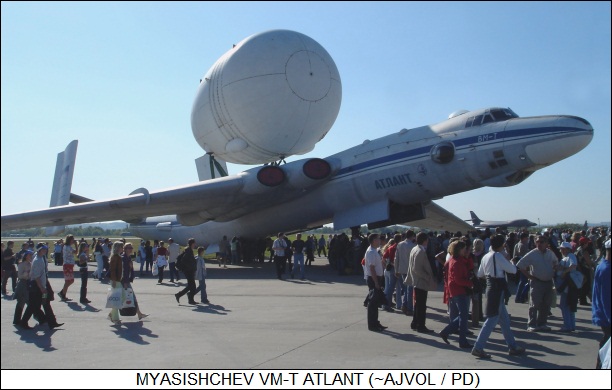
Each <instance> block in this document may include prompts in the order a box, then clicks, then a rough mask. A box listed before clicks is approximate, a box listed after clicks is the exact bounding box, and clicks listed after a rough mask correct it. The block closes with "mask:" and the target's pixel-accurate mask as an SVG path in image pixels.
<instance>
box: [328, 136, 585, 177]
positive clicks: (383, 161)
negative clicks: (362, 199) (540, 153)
mask: <svg viewBox="0 0 612 390" xmlns="http://www.w3.org/2000/svg"><path fill="white" fill-rule="evenodd" d="M579 132H580V133H581V132H589V130H585V129H578V128H573V127H537V128H527V129H516V130H505V131H499V132H496V133H497V134H498V136H496V138H495V139H493V140H491V141H485V142H482V141H481V142H479V139H478V138H479V137H482V136H483V134H479V135H474V136H470V137H466V138H462V139H458V140H454V141H452V142H453V144H454V145H455V148H456V150H461V149H464V148H466V147H472V146H474V145H477V144H478V145H493V144H496V143H499V144H502V143H503V142H508V141H517V140H528V139H532V138H538V137H541V136H543V135H548V136H550V135H552V134H554V133H559V134H564V133H572V134H575V133H579ZM491 134H492V133H491ZM432 146H433V145H428V146H423V147H420V148H416V149H411V150H406V151H403V152H399V153H394V154H390V155H388V156H383V157H379V158H375V159H372V160H369V161H364V162H362V163H358V164H355V165H351V166H348V167H345V168H342V169H340V170H339V171H338V174H337V175H336V176H335V178H336V179H337V178H340V177H342V176H350V175H353V174H355V173H357V172H362V171H366V170H371V169H375V168H379V167H382V166H384V165H390V164H395V163H397V162H399V161H400V160H411V159H418V158H422V157H424V156H426V155H428V154H429V152H430V150H431V147H432Z"/></svg>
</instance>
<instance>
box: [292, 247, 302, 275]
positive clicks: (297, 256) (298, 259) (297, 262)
mask: <svg viewBox="0 0 612 390" xmlns="http://www.w3.org/2000/svg"><path fill="white" fill-rule="evenodd" d="M298 266H299V267H300V268H299V270H300V278H302V279H304V254H303V253H294V254H293V271H292V272H295V271H296V270H297V269H298Z"/></svg>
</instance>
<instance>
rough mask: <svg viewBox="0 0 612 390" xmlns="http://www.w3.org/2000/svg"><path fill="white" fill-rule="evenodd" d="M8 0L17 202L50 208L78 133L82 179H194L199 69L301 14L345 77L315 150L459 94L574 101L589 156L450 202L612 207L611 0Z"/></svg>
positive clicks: (445, 103)
mask: <svg viewBox="0 0 612 390" xmlns="http://www.w3.org/2000/svg"><path fill="white" fill-rule="evenodd" d="M1 11H2V12H1V16H2V25H1V27H2V34H1V37H2V44H1V50H2V57H1V60H2V64H1V65H2V66H1V70H2V96H1V103H2V115H1V120H2V132H1V136H2V138H1V141H2V144H1V152H2V153H1V159H2V172H1V177H2V179H1V180H2V204H1V209H2V210H1V211H2V214H9V213H16V212H20V211H25V210H32V209H40V208H45V207H48V205H49V198H50V192H51V186H52V182H53V174H54V167H55V159H56V154H57V153H58V152H59V151H61V150H63V149H64V148H65V147H66V145H67V144H68V142H69V141H71V140H72V139H79V150H78V154H77V164H76V169H75V174H74V184H73V192H75V193H77V194H79V195H83V196H86V197H89V198H93V199H106V198H111V197H118V196H124V195H127V194H128V193H130V192H131V191H132V190H134V189H136V188H139V187H146V188H148V189H150V190H157V189H161V188H166V187H171V186H177V185H183V184H188V183H191V182H194V181H197V173H196V169H195V164H194V162H193V160H194V159H195V158H197V157H199V156H201V155H202V153H203V151H202V150H201V149H200V148H199V146H198V145H197V143H196V142H195V140H194V139H193V135H192V133H191V125H190V112H191V104H192V101H193V98H194V97H195V93H196V89H197V87H198V83H199V80H200V78H201V77H202V76H203V75H204V74H205V73H206V71H207V70H208V68H210V66H211V65H212V64H213V63H214V62H215V61H216V60H217V59H218V58H219V57H220V56H221V55H222V54H223V53H225V52H226V51H227V50H229V49H230V48H231V47H232V44H234V43H237V42H239V41H240V40H242V39H243V38H245V37H247V36H249V35H252V34H255V33H258V32H261V31H265V30H270V29H290V30H295V31H298V32H301V33H303V34H306V35H308V36H310V37H312V38H313V39H315V40H316V41H318V42H319V43H320V44H321V45H322V46H323V47H325V48H326V49H327V51H328V52H329V53H330V54H331V56H332V58H333V59H334V60H335V62H336V65H337V67H338V70H339V72H340V76H341V78H342V87H343V91H342V92H343V99H342V106H341V108H340V114H339V115H338V119H337V120H336V123H335V124H334V126H333V127H332V130H331V131H330V132H329V134H328V135H327V136H326V137H325V138H324V139H323V140H322V141H321V142H320V143H319V144H318V145H317V146H316V147H315V149H314V151H313V152H311V153H309V154H308V155H307V156H317V157H326V156H328V155H330V154H334V153H336V152H339V151H341V150H344V149H346V148H348V147H351V146H354V145H356V144H359V143H361V142H362V141H363V140H364V139H373V138H377V137H379V136H383V135H387V134H389V133H392V132H396V131H398V130H400V129H402V128H411V127H417V126H421V125H426V124H432V123H437V122H440V121H442V120H444V119H445V118H446V117H447V116H448V114H449V113H451V112H453V111H456V110H458V109H477V108H484V107H489V106H504V107H511V108H512V109H513V110H514V111H515V112H517V113H518V114H519V115H520V116H533V115H548V114H569V115H577V116H580V117H583V118H585V119H587V120H588V121H590V122H591V124H592V125H593V127H594V129H595V137H594V139H593V141H592V142H591V144H590V145H589V146H588V147H587V148H586V149H584V150H583V151H581V152H580V153H578V154H577V155H574V156H572V157H570V158H568V159H566V160H564V161H561V162H559V163H557V164H555V165H554V166H551V167H548V168H545V169H543V170H541V171H539V172H537V173H536V174H534V175H533V176H532V177H531V178H529V179H528V180H527V181H525V182H524V183H521V184H520V185H518V186H515V187H511V188H483V189H478V190H474V191H471V192H467V193H464V194H457V195H451V196H448V197H446V198H444V199H442V200H440V201H438V203H439V204H440V205H441V206H443V207H445V208H447V209H448V210H450V211H451V212H453V213H454V214H455V215H457V216H459V217H461V218H468V217H469V211H470V210H474V211H476V213H477V214H478V215H479V216H480V217H481V218H483V219H493V220H496V219H497V220H499V219H511V218H517V217H520V218H528V219H531V220H533V221H536V222H538V221H539V222H540V223H541V224H552V223H558V222H577V223H583V222H584V220H588V221H589V222H590V223H595V222H602V221H610V220H611V219H612V218H611V217H610V198H611V197H610V177H611V174H610V145H611V142H610V106H611V104H610V103H611V102H610V85H611V80H610V74H611V66H610V47H611V41H610V3H609V2H593V3H589V2H580V3H578V2H569V3H568V2H546V3H544V2H542V3H537V2H536V3H532V2H518V3H497V2H495V3H480V2H478V3H467V2H459V3H454V2H453V3H438V2H432V3H430V2H427V3H412V2H410V3H395V2H392V3H391V2H390V3H385V2H376V3H374V2H372V3H361V2H360V3H345V2H342V3H311V2H301V3H293V2H270V3H266V2H256V3H234V2H222V3H218V2H214V3H202V2H194V3H181V2H172V3H157V2H145V3H129V2H121V3H99V2H96V3H72V2H71V3H53V2H46V3H18V2H2V10H1ZM297 158H303V156H296V157H294V159H297ZM290 160H291V159H290ZM246 168H247V167H244V166H238V165H230V167H229V169H230V173H237V172H240V171H242V170H244V169H246Z"/></svg>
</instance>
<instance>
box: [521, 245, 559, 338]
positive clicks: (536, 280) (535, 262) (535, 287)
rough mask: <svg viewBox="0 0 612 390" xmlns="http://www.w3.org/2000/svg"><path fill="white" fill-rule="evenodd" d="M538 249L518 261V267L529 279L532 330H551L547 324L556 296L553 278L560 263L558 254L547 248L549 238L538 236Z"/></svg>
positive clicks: (529, 325) (530, 327) (530, 329)
mask: <svg viewBox="0 0 612 390" xmlns="http://www.w3.org/2000/svg"><path fill="white" fill-rule="evenodd" d="M536 244H537V247H536V249H534V250H532V251H530V252H529V253H527V254H526V255H525V256H523V258H522V259H520V260H519V261H518V263H516V267H517V268H518V269H519V270H520V271H521V272H522V273H523V275H525V276H526V277H527V279H529V284H530V290H529V291H530V293H531V302H530V306H529V323H528V327H527V330H528V331H530V332H538V331H550V330H551V329H550V327H549V326H547V325H546V323H547V322H548V313H549V312H550V307H551V304H552V301H553V299H555V296H554V295H553V293H554V291H553V278H554V276H555V268H556V267H557V265H558V264H559V260H557V256H555V254H554V253H553V251H551V250H550V249H548V248H547V246H548V240H547V239H546V238H545V237H544V236H537V238H536Z"/></svg>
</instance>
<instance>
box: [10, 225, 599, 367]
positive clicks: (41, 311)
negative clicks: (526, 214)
mask: <svg viewBox="0 0 612 390" xmlns="http://www.w3.org/2000/svg"><path fill="white" fill-rule="evenodd" d="M610 242H611V241H610V236H609V234H608V233H607V232H606V230H604V229H601V230H600V229H595V228H593V229H590V230H588V231H582V232H571V231H544V232H543V233H541V234H537V235H535V234H529V233H528V232H527V231H516V232H510V233H507V232H502V231H501V229H497V231H494V232H492V231H490V230H489V229H486V230H484V231H482V232H473V233H468V234H465V235H463V234H462V233H461V232H457V233H455V234H451V233H449V232H444V233H441V234H434V233H433V232H429V233H425V232H419V233H416V232H415V231H413V230H407V231H405V232H403V233H395V234H393V235H391V234H389V235H385V234H383V235H379V234H369V235H368V236H364V235H362V234H360V233H359V231H353V233H352V236H351V238H350V239H349V237H348V235H347V234H346V233H341V234H337V235H329V236H328V237H327V238H326V237H325V236H323V235H321V236H320V237H319V238H317V237H316V236H315V235H307V236H306V237H305V240H304V239H302V235H301V234H297V236H296V238H295V240H293V241H291V240H290V239H289V238H288V237H287V236H286V235H285V234H284V233H282V232H281V233H279V234H278V236H277V238H276V239H275V240H272V239H270V238H269V239H266V240H259V241H258V242H256V243H249V242H247V241H245V240H241V239H239V238H238V237H233V238H232V239H231V240H228V239H227V237H224V238H223V240H222V241H221V242H220V243H219V252H218V253H217V260H218V265H219V267H221V266H223V267H227V264H239V263H240V262H249V261H256V262H259V261H261V262H263V259H264V254H265V250H266V249H267V250H269V251H270V261H274V264H275V267H274V268H275V270H276V276H277V278H278V279H282V278H283V276H284V275H285V274H287V273H288V274H290V275H291V278H295V276H296V275H297V276H298V277H299V278H300V279H302V280H304V279H305V278H306V271H307V267H308V266H309V265H311V264H312V261H314V258H315V253H317V254H318V256H319V257H320V256H321V253H323V255H325V256H326V257H327V258H328V261H329V264H330V265H331V267H332V268H333V269H334V270H336V271H337V272H338V274H339V275H344V274H346V273H347V272H352V273H355V270H357V269H363V275H364V278H365V280H366V283H367V286H368V294H367V296H366V298H365V300H364V306H366V307H367V324H368V329H369V330H371V331H375V332H381V331H384V330H385V329H386V327H385V326H384V325H382V324H381V323H380V321H379V310H384V311H388V312H395V310H399V311H401V312H402V313H404V314H405V315H407V316H412V321H411V323H410V328H411V329H412V330H414V331H416V332H419V333H431V332H432V331H431V330H430V329H429V328H428V327H427V326H426V321H427V300H428V295H429V294H428V293H429V291H436V290H437V289H438V285H439V284H443V286H444V287H443V291H444V294H443V301H444V303H446V304H447V305H448V316H449V321H448V325H447V326H446V327H445V328H444V329H443V330H442V331H441V332H440V333H439V336H440V338H441V339H442V340H443V341H444V342H445V343H447V344H450V342H449V337H450V336H451V335H453V334H457V335H458V343H459V347H460V348H464V349H470V350H471V353H472V355H474V356H476V357H478V358H490V355H489V354H488V353H486V352H485V345H486V343H487V340H488V338H489V336H490V334H491V332H492V331H493V330H494V328H495V327H496V325H497V324H499V325H500V328H501V331H502V334H503V336H504V339H505V341H506V344H507V346H508V351H509V354H511V355H521V354H523V353H524V351H525V349H524V347H522V346H520V345H519V344H518V343H517V341H516V339H515V338H514V335H513V332H512V329H511V326H510V316H509V314H508V311H507V309H506V305H508V304H509V303H510V297H511V295H515V299H514V304H523V303H528V305H529V306H528V309H527V317H528V324H527V331H530V332H550V331H552V329H551V328H550V326H548V323H547V322H548V317H549V316H550V315H551V308H552V307H553V306H554V304H555V303H556V301H557V296H559V297H560V300H559V304H558V306H559V308H560V310H561V314H562V317H563V326H562V327H561V328H560V329H558V331H559V332H568V333H569V332H575V331H576V320H575V313H576V311H577V306H578V305H591V306H592V312H593V316H592V317H593V323H594V324H595V325H598V326H600V327H601V329H602V334H603V335H602V339H601V343H600V346H602V345H603V344H604V343H605V342H606V341H607V340H608V339H609V338H610V321H611V320H610V298H611V297H610ZM14 245H15V243H14V242H13V241H8V242H7V243H6V246H5V244H4V243H2V254H3V258H2V294H3V295H7V284H8V280H9V279H11V282H12V290H13V296H14V299H15V301H16V306H15V315H14V320H13V324H14V325H16V326H18V327H21V328H23V329H31V327H30V325H29V323H28V321H29V320H30V318H31V317H32V316H33V317H34V318H35V319H36V320H37V321H38V322H39V323H41V324H44V323H46V324H48V326H49V328H50V329H53V328H56V327H59V326H62V325H63V324H62V323H58V322H57V320H56V318H55V315H54V313H53V309H52V307H51V304H50V302H51V301H53V300H54V292H53V290H52V287H51V285H50V283H49V280H48V264H49V262H48V260H47V256H48V251H49V245H48V244H47V243H42V242H41V243H39V244H38V245H34V242H32V240H31V239H30V240H29V241H27V242H25V243H23V245H22V247H21V250H20V251H18V252H14ZM91 248H93V253H91V252H92V251H91V250H90V249H91ZM248 248H252V249H253V250H252V251H249V249H248ZM204 251H205V249H204V248H203V247H197V245H196V240H195V239H193V238H192V239H189V241H188V245H187V247H186V248H185V249H184V250H181V248H180V246H179V245H178V244H177V243H175V242H174V240H173V239H172V238H169V239H168V245H167V247H166V244H165V243H164V242H163V241H154V242H153V244H151V242H150V241H145V240H142V241H141V243H140V246H139V247H138V249H137V250H134V248H133V246H132V244H131V243H129V242H127V243H126V241H125V240H120V241H116V242H112V241H111V240H110V239H108V238H107V239H103V238H97V239H93V240H92V242H91V244H89V243H87V242H86V241H85V240H84V239H81V240H80V241H77V240H75V238H74V236H72V235H68V236H66V237H65V239H60V240H58V241H57V242H55V243H54V244H53V252H54V255H53V259H54V264H55V265H56V266H61V267H62V273H63V277H64V283H63V286H62V288H61V290H60V291H58V292H57V296H58V297H59V299H60V300H61V301H64V302H67V301H71V300H72V299H71V298H69V291H70V287H71V285H72V284H73V283H74V268H75V266H78V267H79V272H80V277H81V287H80V295H79V302H80V303H81V304H84V305H87V304H89V303H90V300H89V299H88V298H87V282H88V278H89V276H90V275H89V273H88V262H89V261H90V259H91V260H95V262H96V264H97V267H96V270H95V272H93V274H92V275H91V276H92V277H93V278H94V279H97V280H99V281H100V282H103V283H109V284H110V285H111V287H112V288H113V289H115V288H123V289H124V290H128V289H130V290H131V293H132V294H133V300H134V306H135V315H137V316H138V319H139V320H140V319H143V318H145V317H147V315H146V314H143V313H142V312H141V311H140V307H139V306H138V300H137V299H136V295H135V293H133V288H132V283H133V281H134V278H135V276H136V273H137V272H139V275H140V276H141V277H142V276H145V275H148V274H149V273H151V275H153V276H157V280H158V284H163V280H164V269H165V268H166V267H168V271H169V278H170V282H171V283H178V282H179V281H180V274H179V270H180V271H181V273H182V274H183V275H184V277H185V279H186V280H187V283H186V286H185V287H184V288H183V289H182V290H180V291H179V292H177V293H176V294H175V298H176V301H177V302H178V303H180V299H181V297H183V296H184V295H187V298H188V303H189V304H190V305H196V304H199V302H196V300H195V297H196V295H197V294H198V293H200V295H201V299H200V300H201V302H202V303H204V304H207V303H210V302H209V301H208V296H207V293H206V276H207V272H206V261H205V260H204ZM249 259H251V260H249ZM135 264H136V265H135ZM138 264H140V267H139V269H138V270H137V269H135V266H136V267H137V268H138ZM287 268H288V270H287ZM196 280H197V281H198V282H199V286H198V287H196V283H195V282H196ZM175 281H176V282H175ZM509 281H511V282H513V283H512V284H514V285H516V290H514V291H512V292H511V291H510V286H511V285H512V284H509V283H508V282H509ZM109 294H110V292H109ZM483 298H484V299H483ZM589 300H590V303H589ZM24 308H25V312H24ZM119 313H120V310H119V309H118V308H115V307H114V308H112V309H111V312H110V313H109V314H108V318H109V320H110V321H111V322H112V323H113V324H120V323H121V319H120V315H119ZM481 322H483V324H482V326H481ZM470 326H471V327H472V328H480V331H479V333H478V335H475V334H474V333H473V332H472V331H470V330H469V328H470ZM470 336H476V340H475V342H474V343H471V342H470V341H468V337H470ZM598 364H599V362H598Z"/></svg>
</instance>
